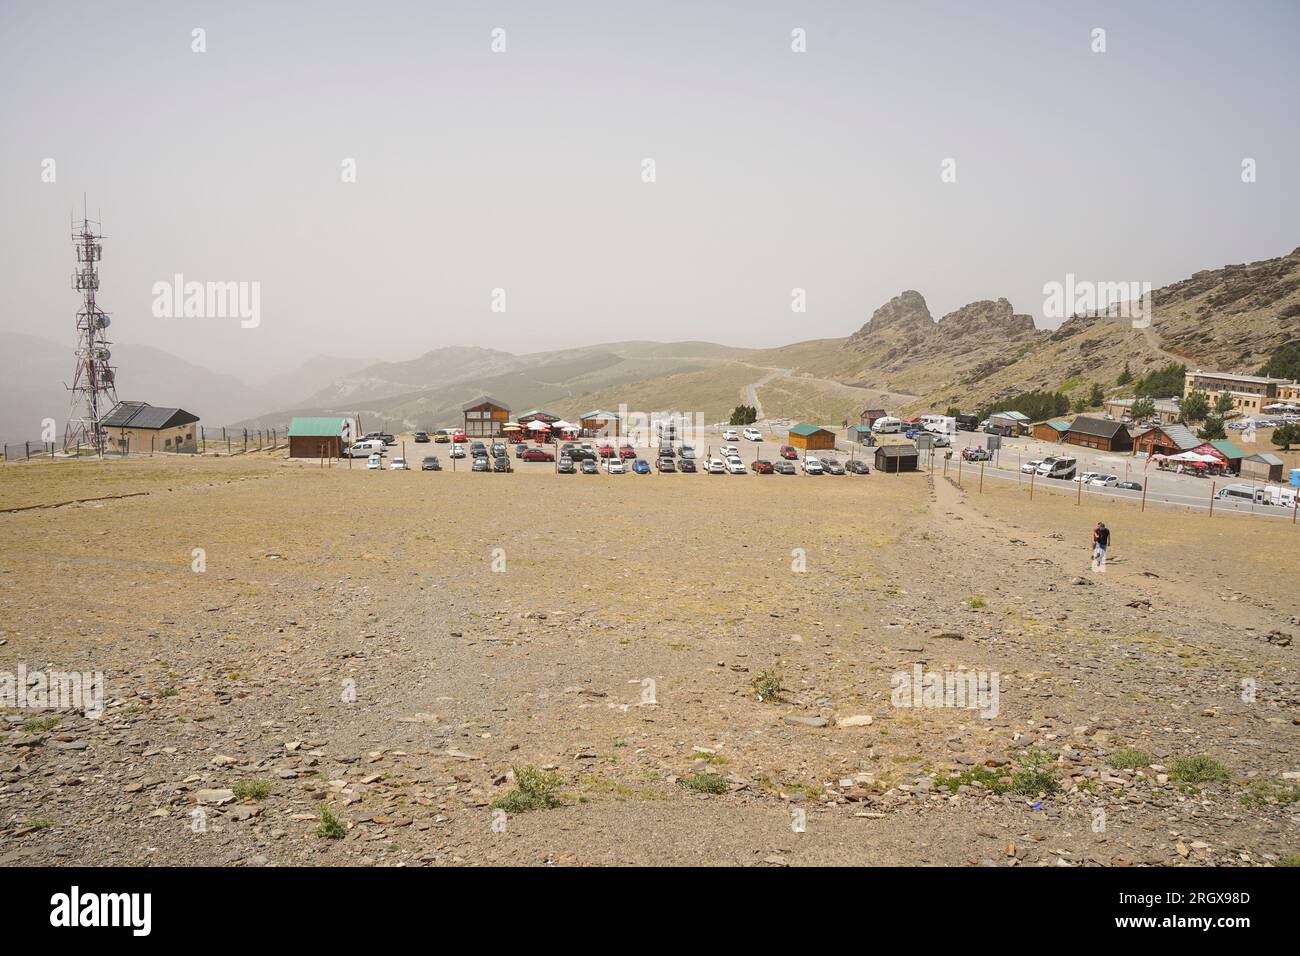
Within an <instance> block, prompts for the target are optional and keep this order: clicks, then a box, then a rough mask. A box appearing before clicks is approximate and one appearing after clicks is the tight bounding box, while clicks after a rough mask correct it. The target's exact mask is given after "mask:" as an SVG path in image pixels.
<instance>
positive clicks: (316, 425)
mask: <svg viewBox="0 0 1300 956" xmlns="http://www.w3.org/2000/svg"><path fill="white" fill-rule="evenodd" d="M346 422H347V419H345V418H332V417H314V416H310V415H308V416H306V417H301V418H295V419H293V420H292V421H290V422H289V437H290V438H299V437H302V438H334V437H338V436H339V435H342V434H343V426H344V424H345V423H346Z"/></svg>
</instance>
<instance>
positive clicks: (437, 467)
mask: <svg viewBox="0 0 1300 956" xmlns="http://www.w3.org/2000/svg"><path fill="white" fill-rule="evenodd" d="M420 470H421V471H442V462H440V461H438V456H437V455H425V456H424V460H423V461H421V462H420Z"/></svg>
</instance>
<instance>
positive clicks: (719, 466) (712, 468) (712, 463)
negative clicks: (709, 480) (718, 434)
mask: <svg viewBox="0 0 1300 956" xmlns="http://www.w3.org/2000/svg"><path fill="white" fill-rule="evenodd" d="M705 467H706V470H707V471H708V473H709V474H710V475H725V474H726V473H727V463H726V462H725V461H723V460H722V459H721V458H710V459H709V463H708V465H706V466H705Z"/></svg>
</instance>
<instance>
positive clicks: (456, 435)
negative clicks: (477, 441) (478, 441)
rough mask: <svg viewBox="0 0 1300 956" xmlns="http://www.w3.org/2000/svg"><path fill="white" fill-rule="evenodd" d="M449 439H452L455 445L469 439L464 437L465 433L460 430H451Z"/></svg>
mask: <svg viewBox="0 0 1300 956" xmlns="http://www.w3.org/2000/svg"><path fill="white" fill-rule="evenodd" d="M451 440H452V442H453V443H454V444H457V445H460V444H463V443H465V442H467V441H469V439H468V438H466V437H465V433H464V432H461V431H456V432H452V433H451Z"/></svg>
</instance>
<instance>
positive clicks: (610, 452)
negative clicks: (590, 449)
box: [598, 444, 615, 458]
mask: <svg viewBox="0 0 1300 956" xmlns="http://www.w3.org/2000/svg"><path fill="white" fill-rule="evenodd" d="M598 451H599V452H600V457H601V458H613V457H614V454H615V452H614V446H613V445H610V444H604V445H601V446H600V448H599V449H598Z"/></svg>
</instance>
